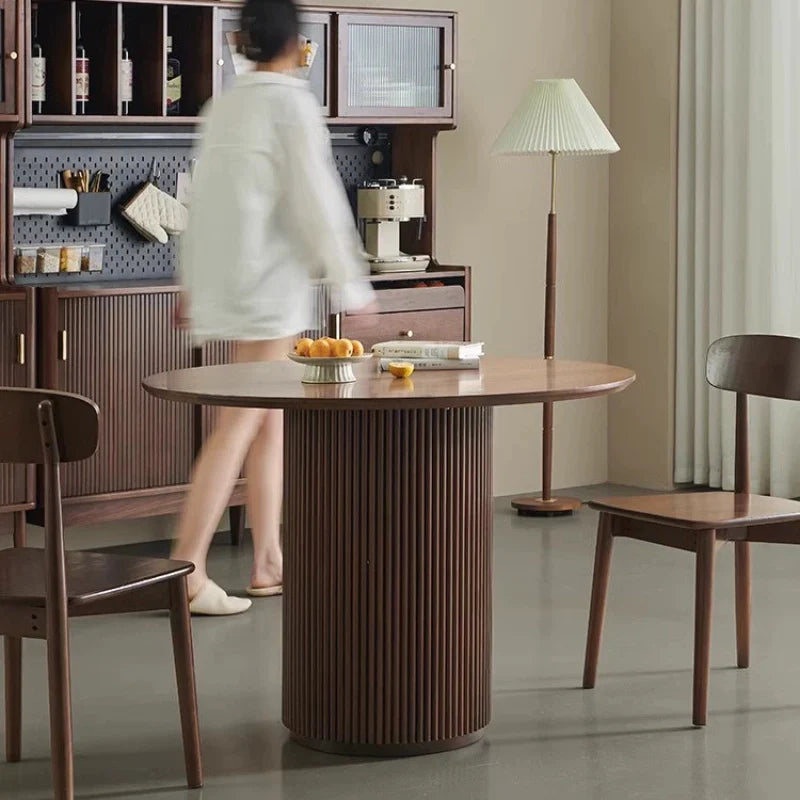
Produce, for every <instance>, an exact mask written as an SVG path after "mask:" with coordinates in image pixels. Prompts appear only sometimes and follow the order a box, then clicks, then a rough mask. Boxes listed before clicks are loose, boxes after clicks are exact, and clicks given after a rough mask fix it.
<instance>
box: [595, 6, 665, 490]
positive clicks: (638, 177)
mask: <svg viewBox="0 0 800 800" xmlns="http://www.w3.org/2000/svg"><path fill="white" fill-rule="evenodd" d="M679 7H680V0H613V2H612V14H611V21H612V24H611V86H612V87H613V89H612V93H611V125H612V130H613V132H614V135H615V136H616V138H617V141H618V142H619V143H620V146H621V148H622V150H621V152H620V154H619V155H618V156H615V157H614V159H613V160H612V164H611V191H610V206H611V242H610V262H609V278H608V279H609V297H608V357H609V360H610V361H611V362H613V363H617V364H624V365H626V366H629V367H632V368H633V369H635V370H636V372H637V374H638V381H637V383H636V384H635V385H634V386H633V387H632V388H631V389H630V390H628V391H627V392H624V393H623V394H621V395H618V396H616V397H614V398H612V399H611V400H610V401H609V425H608V463H609V479H610V480H611V481H614V482H618V483H626V484H630V485H635V486H643V487H649V488H654V489H663V488H669V487H671V486H672V474H673V450H674V409H675V403H674V396H675V386H674V383H675V382H674V375H675V273H676V269H675V265H676V235H675V225H676V208H677V206H676V196H677V179H676V175H677V117H678V52H679V51H678V45H679Z"/></svg>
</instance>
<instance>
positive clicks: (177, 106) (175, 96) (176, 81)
mask: <svg viewBox="0 0 800 800" xmlns="http://www.w3.org/2000/svg"><path fill="white" fill-rule="evenodd" d="M180 113H181V62H180V61H179V60H178V59H177V58H175V56H174V55H173V54H172V37H171V36H167V116H170V117H176V116H178V115H180Z"/></svg>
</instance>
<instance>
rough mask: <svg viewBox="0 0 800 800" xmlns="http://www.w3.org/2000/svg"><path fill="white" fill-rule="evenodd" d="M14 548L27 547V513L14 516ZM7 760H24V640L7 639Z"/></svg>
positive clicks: (21, 512)
mask: <svg viewBox="0 0 800 800" xmlns="http://www.w3.org/2000/svg"><path fill="white" fill-rule="evenodd" d="M13 538H14V547H25V539H26V528H25V512H24V511H18V512H17V513H15V514H14V532H13ZM5 677H6V681H5V684H6V686H5V708H6V760H7V761H10V762H16V761H19V760H20V759H21V758H22V639H20V638H19V637H17V636H6V637H5Z"/></svg>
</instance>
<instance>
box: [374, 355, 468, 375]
mask: <svg viewBox="0 0 800 800" xmlns="http://www.w3.org/2000/svg"><path fill="white" fill-rule="evenodd" d="M403 361H406V362H408V363H409V364H413V365H414V369H415V370H416V371H420V372H424V371H426V370H437V369H453V370H455V369H480V367H481V360H480V359H479V358H404V359H403ZM396 362H397V358H382V359H381V360H380V368H381V372H388V371H389V364H394V363H396Z"/></svg>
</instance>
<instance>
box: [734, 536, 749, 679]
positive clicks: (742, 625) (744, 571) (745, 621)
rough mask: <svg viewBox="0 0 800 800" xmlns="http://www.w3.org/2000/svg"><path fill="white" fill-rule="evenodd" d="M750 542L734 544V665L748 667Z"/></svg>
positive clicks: (741, 667)
mask: <svg viewBox="0 0 800 800" xmlns="http://www.w3.org/2000/svg"><path fill="white" fill-rule="evenodd" d="M751 594H752V590H751V573H750V542H736V663H737V664H738V665H739V667H740V669H747V667H749V666H750V607H751Z"/></svg>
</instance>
